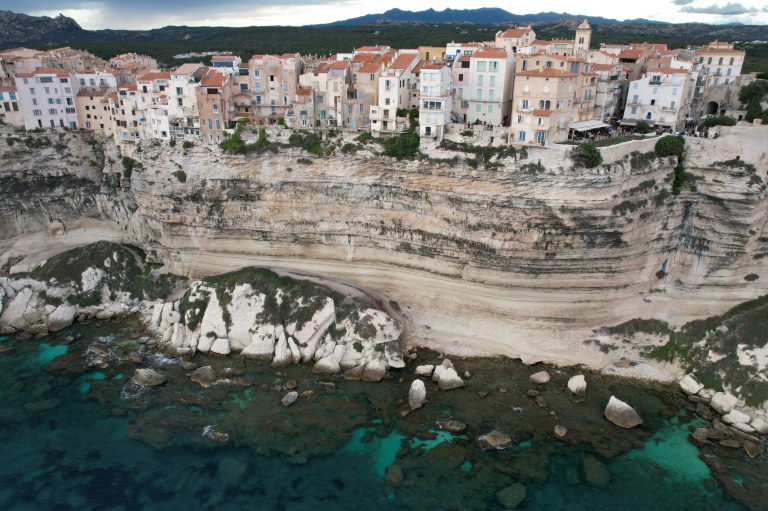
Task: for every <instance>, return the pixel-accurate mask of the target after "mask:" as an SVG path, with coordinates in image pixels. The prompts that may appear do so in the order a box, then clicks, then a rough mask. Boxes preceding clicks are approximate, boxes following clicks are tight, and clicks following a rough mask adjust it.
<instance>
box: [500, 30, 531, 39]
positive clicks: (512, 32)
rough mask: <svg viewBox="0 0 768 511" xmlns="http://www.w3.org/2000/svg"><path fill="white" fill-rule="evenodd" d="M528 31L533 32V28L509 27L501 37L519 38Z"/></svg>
mask: <svg viewBox="0 0 768 511" xmlns="http://www.w3.org/2000/svg"><path fill="white" fill-rule="evenodd" d="M528 32H532V30H531V29H530V28H508V29H506V30H505V31H504V33H502V34H501V36H500V37H502V38H504V39H519V38H521V37H523V36H524V35H525V34H527V33H528Z"/></svg>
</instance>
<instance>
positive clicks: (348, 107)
mask: <svg viewBox="0 0 768 511" xmlns="http://www.w3.org/2000/svg"><path fill="white" fill-rule="evenodd" d="M347 115H352V105H348V106H347Z"/></svg>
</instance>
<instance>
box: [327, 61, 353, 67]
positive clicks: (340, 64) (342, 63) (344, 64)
mask: <svg viewBox="0 0 768 511" xmlns="http://www.w3.org/2000/svg"><path fill="white" fill-rule="evenodd" d="M349 64H350V62H349V61H348V60H338V61H336V62H334V63H333V64H331V65H330V66H328V69H348V68H349Z"/></svg>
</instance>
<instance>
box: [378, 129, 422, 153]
mask: <svg viewBox="0 0 768 511" xmlns="http://www.w3.org/2000/svg"><path fill="white" fill-rule="evenodd" d="M420 144H421V139H419V135H418V134H417V133H416V132H415V131H414V130H409V131H406V132H405V133H400V134H399V135H395V136H394V137H391V138H388V139H386V140H385V141H384V156H394V157H395V158H397V159H398V160H403V159H411V158H413V157H414V156H416V154H418V152H419V145H420Z"/></svg>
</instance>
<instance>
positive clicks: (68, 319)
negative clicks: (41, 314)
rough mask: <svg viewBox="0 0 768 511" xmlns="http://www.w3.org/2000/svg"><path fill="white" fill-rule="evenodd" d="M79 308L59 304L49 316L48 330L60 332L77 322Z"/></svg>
mask: <svg viewBox="0 0 768 511" xmlns="http://www.w3.org/2000/svg"><path fill="white" fill-rule="evenodd" d="M76 315H77V309H76V308H75V307H73V306H71V305H59V306H58V307H56V309H54V310H53V312H51V314H50V315H49V316H48V330H50V331H51V332H58V331H59V330H63V329H65V328H67V327H68V326H71V325H72V323H74V322H75V316H76Z"/></svg>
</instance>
